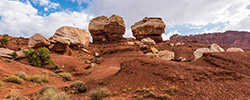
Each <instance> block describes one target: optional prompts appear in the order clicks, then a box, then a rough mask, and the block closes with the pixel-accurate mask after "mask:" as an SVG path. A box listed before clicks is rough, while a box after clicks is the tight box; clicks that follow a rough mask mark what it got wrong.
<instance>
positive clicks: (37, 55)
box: [23, 47, 53, 67]
mask: <svg viewBox="0 0 250 100" xmlns="http://www.w3.org/2000/svg"><path fill="white" fill-rule="evenodd" d="M23 52H24V53H25V56H26V57H27V58H28V60H29V62H30V63H31V65H33V66H37V67H45V66H46V65H50V64H53V61H52V60H51V56H50V54H49V52H50V51H49V49H48V48H45V47H42V48H40V49H38V50H34V49H29V50H28V51H23Z"/></svg>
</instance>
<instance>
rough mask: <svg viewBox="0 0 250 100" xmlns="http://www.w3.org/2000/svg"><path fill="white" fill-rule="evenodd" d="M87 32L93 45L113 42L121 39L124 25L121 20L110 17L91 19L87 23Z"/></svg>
mask: <svg viewBox="0 0 250 100" xmlns="http://www.w3.org/2000/svg"><path fill="white" fill-rule="evenodd" d="M89 32H90V33H91V35H92V37H93V42H94V43H106V42H114V41H119V40H121V39H123V37H122V35H123V34H124V33H125V23H124V21H123V18H122V17H120V16H118V15H112V16H110V17H109V18H107V17H106V16H100V17H96V18H94V19H92V20H91V21H90V23H89Z"/></svg>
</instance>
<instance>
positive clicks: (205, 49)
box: [194, 48, 211, 60]
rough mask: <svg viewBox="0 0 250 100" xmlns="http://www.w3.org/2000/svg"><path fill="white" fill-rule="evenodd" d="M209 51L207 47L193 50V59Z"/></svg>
mask: <svg viewBox="0 0 250 100" xmlns="http://www.w3.org/2000/svg"><path fill="white" fill-rule="evenodd" d="M207 52H211V51H210V49H209V48H199V49H196V50H195V51H194V57H195V60H197V59H199V58H201V57H202V55H203V53H207Z"/></svg>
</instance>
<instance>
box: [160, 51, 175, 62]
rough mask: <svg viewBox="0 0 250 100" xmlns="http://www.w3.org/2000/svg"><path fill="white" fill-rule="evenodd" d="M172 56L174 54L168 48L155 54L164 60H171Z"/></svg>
mask: <svg viewBox="0 0 250 100" xmlns="http://www.w3.org/2000/svg"><path fill="white" fill-rule="evenodd" d="M174 56H175V54H174V52H172V51H168V50H164V51H160V52H159V53H158V54H157V57H158V58H161V59H164V60H172V59H174Z"/></svg>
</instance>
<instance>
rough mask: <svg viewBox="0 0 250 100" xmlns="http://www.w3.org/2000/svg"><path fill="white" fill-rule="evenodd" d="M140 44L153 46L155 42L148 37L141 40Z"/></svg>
mask: <svg viewBox="0 0 250 100" xmlns="http://www.w3.org/2000/svg"><path fill="white" fill-rule="evenodd" d="M141 43H143V44H145V45H155V44H156V43H155V41H154V40H153V39H151V38H150V37H147V38H143V39H142V40H141Z"/></svg>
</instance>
